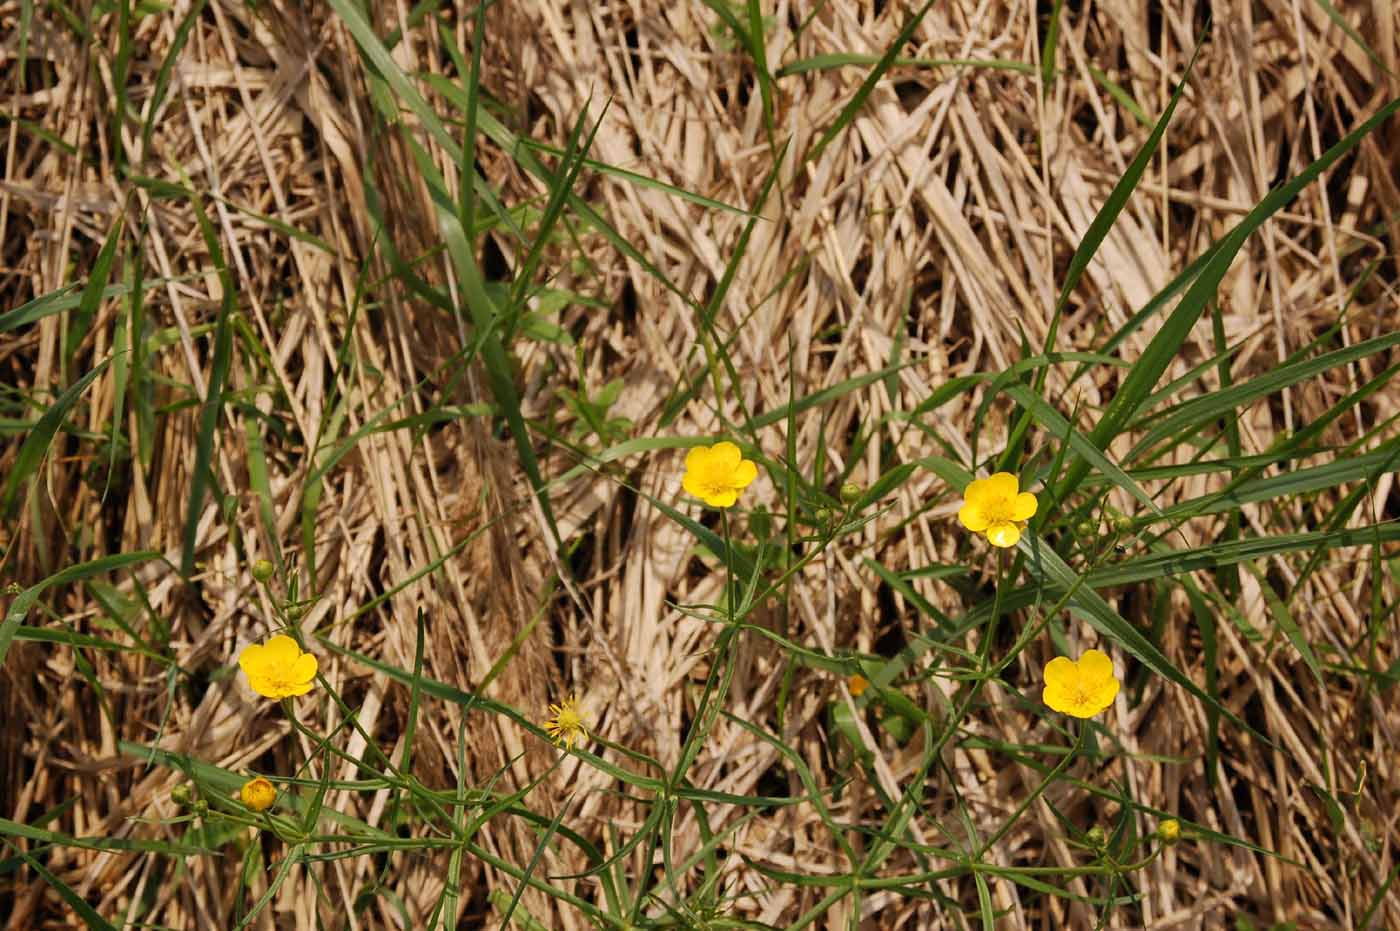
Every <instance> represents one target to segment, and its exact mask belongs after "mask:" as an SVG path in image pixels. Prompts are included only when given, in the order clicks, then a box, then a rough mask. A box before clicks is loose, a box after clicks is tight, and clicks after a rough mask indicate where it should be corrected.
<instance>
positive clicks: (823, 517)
mask: <svg viewBox="0 0 1400 931" xmlns="http://www.w3.org/2000/svg"><path fill="white" fill-rule="evenodd" d="M812 516H813V517H815V518H816V521H817V523H819V524H822V525H823V526H825V525H826V524H829V523H831V519H832V518H833V517H835V516H836V515H834V514H832V513H831V508H817V511H816V513H815V514H813V515H812Z"/></svg>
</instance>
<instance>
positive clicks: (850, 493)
mask: <svg viewBox="0 0 1400 931" xmlns="http://www.w3.org/2000/svg"><path fill="white" fill-rule="evenodd" d="M863 494H865V489H864V488H862V487H860V486H859V485H857V484H856V483H855V482H847V483H846V484H844V485H842V486H841V503H842V504H855V503H856V502H857V501H859V500H860V496H861V495H863Z"/></svg>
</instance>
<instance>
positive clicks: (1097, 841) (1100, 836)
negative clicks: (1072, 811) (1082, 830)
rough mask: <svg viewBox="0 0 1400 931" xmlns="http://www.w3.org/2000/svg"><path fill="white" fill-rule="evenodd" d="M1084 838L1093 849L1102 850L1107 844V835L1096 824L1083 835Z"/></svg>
mask: <svg viewBox="0 0 1400 931" xmlns="http://www.w3.org/2000/svg"><path fill="white" fill-rule="evenodd" d="M1084 840H1085V842H1087V843H1088V845H1089V846H1090V847H1093V848H1094V849H1095V850H1103V849H1104V848H1105V847H1107V846H1108V835H1107V834H1106V833H1105V832H1104V829H1103V828H1101V827H1099V826H1098V825H1097V824H1096V825H1094V826H1093V827H1091V828H1090V829H1089V832H1088V833H1087V834H1085V835H1084Z"/></svg>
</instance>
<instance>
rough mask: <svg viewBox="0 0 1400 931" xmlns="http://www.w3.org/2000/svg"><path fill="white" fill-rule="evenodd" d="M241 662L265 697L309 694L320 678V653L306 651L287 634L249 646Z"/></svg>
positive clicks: (239, 659)
mask: <svg viewBox="0 0 1400 931" xmlns="http://www.w3.org/2000/svg"><path fill="white" fill-rule="evenodd" d="M238 665H239V666H241V667H242V668H243V672H244V673H246V674H247V676H248V684H249V685H251V686H252V687H253V691H254V692H257V693H258V694H259V695H261V696H263V697H264V698H288V697H290V696H292V695H305V694H306V693H307V692H309V691H311V683H312V681H313V680H314V679H315V678H316V668H317V666H316V657H314V656H312V655H311V654H310V653H303V652H302V651H301V647H299V646H297V642H296V641H295V640H293V639H292V638H291V637H288V636H287V635H286V634H278V635H277V636H275V637H273V638H272V639H271V640H269V641H267V643H265V644H262V645H259V644H256V643H255V644H253V645H251V646H249V647H248V648H247V649H245V650H244V651H243V652H242V654H240V655H239V657H238Z"/></svg>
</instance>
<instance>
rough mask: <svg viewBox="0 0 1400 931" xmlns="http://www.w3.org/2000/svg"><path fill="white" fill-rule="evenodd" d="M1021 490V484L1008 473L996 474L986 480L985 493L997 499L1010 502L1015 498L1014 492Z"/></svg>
mask: <svg viewBox="0 0 1400 931" xmlns="http://www.w3.org/2000/svg"><path fill="white" fill-rule="evenodd" d="M1020 490H1021V483H1020V482H1018V481H1017V480H1016V476H1015V475H1013V474H1012V473H1010V472H997V473H996V474H995V475H993V476H992V477H991V478H989V479H987V491H988V492H989V493H990V494H992V495H995V496H996V497H998V498H1004V499H1006V500H1007V501H1010V500H1011V499H1012V498H1015V497H1016V492H1018V491H1020Z"/></svg>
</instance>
